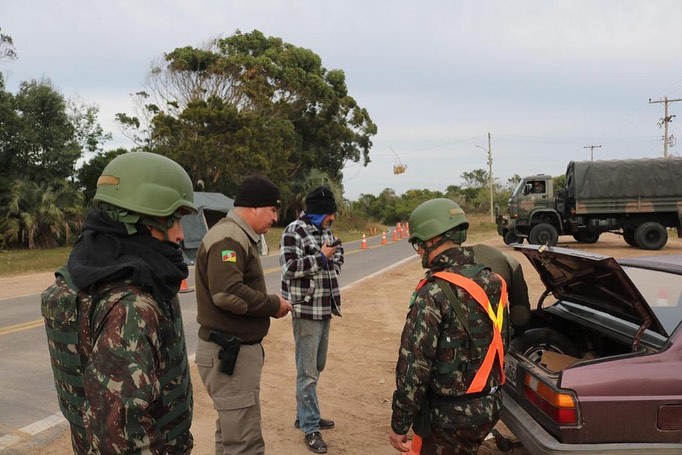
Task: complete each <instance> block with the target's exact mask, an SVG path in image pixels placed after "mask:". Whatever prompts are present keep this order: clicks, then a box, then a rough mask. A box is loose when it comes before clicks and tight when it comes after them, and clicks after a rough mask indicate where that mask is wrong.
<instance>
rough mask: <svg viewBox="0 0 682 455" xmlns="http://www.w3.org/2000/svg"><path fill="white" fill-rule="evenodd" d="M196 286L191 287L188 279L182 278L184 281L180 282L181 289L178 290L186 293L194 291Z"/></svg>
mask: <svg viewBox="0 0 682 455" xmlns="http://www.w3.org/2000/svg"><path fill="white" fill-rule="evenodd" d="M193 290H194V288H190V287H189V286H187V280H182V283H180V290H179V291H178V292H181V293H183V294H184V293H185V292H192V291H193Z"/></svg>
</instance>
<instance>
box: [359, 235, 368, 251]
mask: <svg viewBox="0 0 682 455" xmlns="http://www.w3.org/2000/svg"><path fill="white" fill-rule="evenodd" d="M360 249H361V250H366V249H367V237H365V233H364V232H363V233H362V243H361V244H360Z"/></svg>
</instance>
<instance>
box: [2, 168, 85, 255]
mask: <svg viewBox="0 0 682 455" xmlns="http://www.w3.org/2000/svg"><path fill="white" fill-rule="evenodd" d="M4 199H5V200H4V201H3V202H4V203H3V204H2V206H3V207H4V210H3V212H4V213H2V214H1V216H0V220H3V222H2V223H1V224H0V235H2V237H3V238H4V239H5V241H6V242H7V243H8V244H13V245H21V246H23V247H26V248H28V249H30V250H32V249H35V248H53V247H55V246H57V245H59V244H65V243H68V242H69V241H70V239H71V237H72V235H73V233H75V232H77V231H78V229H79V228H80V225H81V223H82V220H83V213H84V210H83V194H82V193H81V192H79V191H78V190H77V189H76V188H75V187H74V186H73V184H71V183H70V182H68V181H56V182H52V183H45V182H41V183H36V182H31V181H25V180H15V181H14V182H13V183H12V186H11V188H10V191H9V194H7V195H6V196H5V197H4Z"/></svg>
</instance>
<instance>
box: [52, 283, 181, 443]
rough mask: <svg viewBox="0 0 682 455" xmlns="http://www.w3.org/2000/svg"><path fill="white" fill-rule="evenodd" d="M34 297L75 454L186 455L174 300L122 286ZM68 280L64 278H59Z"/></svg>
mask: <svg viewBox="0 0 682 455" xmlns="http://www.w3.org/2000/svg"><path fill="white" fill-rule="evenodd" d="M56 275H57V280H56V282H55V284H53V285H52V286H50V287H49V288H48V289H46V290H45V291H44V292H43V295H42V305H41V309H42V313H43V317H44V318H45V326H46V330H47V339H48V345H49V350H50V357H51V362H52V368H53V372H54V376H55V386H56V388H57V395H58V399H59V404H60V407H61V409H62V412H63V413H64V415H65V417H66V418H67V420H69V423H70V424H71V439H72V444H73V449H74V452H75V453H78V454H90V453H97V454H122V453H145V454H188V453H190V452H191V449H192V445H193V440H192V435H191V433H190V432H189V427H190V425H191V421H192V384H191V382H190V376H189V367H188V361H187V350H186V347H185V340H184V332H183V327H182V317H181V313H180V307H179V302H178V299H177V297H174V298H173V299H172V300H171V301H170V302H166V303H165V304H159V303H158V302H156V301H155V300H154V299H153V297H152V296H151V295H149V294H147V293H144V292H142V291H141V290H140V288H139V287H136V286H131V285H128V284H127V283H125V282H118V283H111V284H105V285H102V286H100V287H99V288H98V289H97V290H96V294H95V295H90V294H87V293H85V292H82V291H81V292H80V293H78V294H76V293H75V292H74V288H73V285H69V283H67V281H66V280H65V278H64V277H63V276H62V275H61V274H60V273H59V272H58V273H57V274H56ZM67 277H68V275H67Z"/></svg>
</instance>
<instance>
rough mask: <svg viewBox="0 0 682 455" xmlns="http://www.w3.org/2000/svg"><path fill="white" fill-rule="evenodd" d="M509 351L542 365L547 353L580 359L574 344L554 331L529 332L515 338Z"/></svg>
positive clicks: (538, 330)
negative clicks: (544, 354)
mask: <svg viewBox="0 0 682 455" xmlns="http://www.w3.org/2000/svg"><path fill="white" fill-rule="evenodd" d="M509 349H510V350H511V351H514V352H518V353H520V354H523V355H525V356H526V357H528V359H529V360H530V361H531V362H534V363H540V361H541V360H542V354H543V353H544V352H547V351H549V352H556V353H559V354H565V355H570V356H571V357H578V350H577V349H576V347H575V345H574V344H573V342H572V341H571V340H570V339H569V338H568V337H566V336H565V335H562V334H561V333H559V332H557V331H556V330H552V329H531V330H528V331H526V332H524V333H523V335H521V336H520V337H517V338H514V339H513V340H512V342H511V344H510V345H509Z"/></svg>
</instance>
